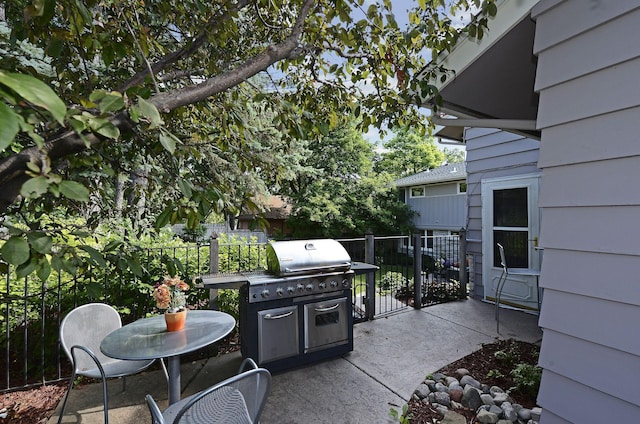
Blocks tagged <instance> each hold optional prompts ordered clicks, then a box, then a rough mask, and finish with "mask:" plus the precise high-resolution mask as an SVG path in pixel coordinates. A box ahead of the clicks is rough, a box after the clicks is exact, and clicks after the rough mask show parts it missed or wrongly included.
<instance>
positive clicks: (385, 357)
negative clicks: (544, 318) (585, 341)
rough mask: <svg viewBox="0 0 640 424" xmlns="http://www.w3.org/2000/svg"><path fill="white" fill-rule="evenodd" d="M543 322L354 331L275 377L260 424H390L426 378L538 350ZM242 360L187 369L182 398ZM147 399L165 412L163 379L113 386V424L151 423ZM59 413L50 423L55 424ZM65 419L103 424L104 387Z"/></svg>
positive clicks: (75, 404) (149, 376) (425, 318)
mask: <svg viewBox="0 0 640 424" xmlns="http://www.w3.org/2000/svg"><path fill="white" fill-rule="evenodd" d="M537 320H538V317H537V315H531V314H527V313H523V312H519V311H514V310H508V309H505V310H502V311H501V314H500V322H501V323H500V329H501V334H500V335H498V334H497V333H496V323H495V320H494V305H492V304H487V303H483V302H480V301H477V300H466V301H459V302H452V303H446V304H441V305H436V306H431V307H428V308H424V309H421V310H414V309H407V310H403V311H401V312H398V313H395V314H393V315H389V316H386V317H384V318H378V319H375V320H373V321H369V322H364V323H361V324H356V326H355V328H354V350H353V352H351V353H349V354H347V355H344V356H342V357H339V358H334V359H331V360H327V361H324V362H320V363H316V364H312V365H309V366H305V367H302V368H298V369H293V370H289V371H285V372H281V373H278V374H275V375H273V381H272V387H271V393H270V395H269V399H268V400H267V404H266V407H265V410H264V412H263V414H262V419H261V422H262V423H263V424H275V423H278V424H287V423H301V424H302V423H327V424H328V423H332V424H333V423H350V424H355V423H363V424H364V423H366V424H369V423H392V422H394V421H393V420H392V419H391V418H390V417H389V410H390V409H391V408H396V409H400V408H401V407H402V405H403V404H405V403H406V402H407V401H408V399H409V398H410V397H411V394H412V393H413V391H414V390H415V388H416V387H417V386H418V384H420V383H421V381H422V379H424V377H425V376H426V375H428V374H429V373H432V372H434V371H436V370H438V369H439V368H441V367H443V366H444V365H447V364H449V363H450V362H453V361H455V360H457V359H459V358H462V357H463V356H466V355H468V354H469V353H471V352H473V351H475V350H477V349H479V348H480V346H481V344H483V343H491V342H493V341H495V339H496V338H498V337H499V338H505V339H507V338H514V339H517V340H523V341H527V342H539V341H540V340H541V338H542V332H541V331H540V329H539V328H538V326H537ZM241 360H242V358H241V356H240V354H239V352H235V353H231V354H227V355H222V356H220V357H217V358H211V359H208V360H202V361H197V362H193V363H190V364H182V388H183V389H182V390H183V391H182V393H183V396H186V395H189V394H192V393H195V392H197V391H200V390H202V389H204V388H206V387H209V386H211V385H212V384H214V383H216V382H218V381H220V380H223V379H224V378H227V377H229V376H231V375H233V374H235V372H236V370H237V368H238V366H239V364H240V362H241ZM147 393H149V394H151V395H153V397H154V398H155V399H156V400H157V401H158V404H159V406H160V408H161V409H163V408H165V407H166V406H167V383H166V380H165V377H164V375H163V374H162V371H149V372H145V373H142V374H139V375H136V376H133V377H129V378H128V379H127V390H126V392H122V384H121V383H120V382H116V381H110V383H109V419H110V421H111V422H113V423H140V422H150V415H149V412H148V410H147V407H146V405H145V404H144V396H145V394H147ZM60 406H61V405H59V406H58V409H57V410H56V413H55V414H54V415H53V416H52V417H51V418H50V419H49V421H48V422H49V423H56V422H57V420H58V413H59V408H60ZM64 415H65V416H64V417H63V421H62V422H63V423H83V424H91V423H102V422H103V412H102V389H101V386H100V384H91V385H87V386H83V387H81V388H75V389H74V390H73V391H72V392H71V396H70V398H69V403H68V404H67V408H66V411H65V414H64Z"/></svg>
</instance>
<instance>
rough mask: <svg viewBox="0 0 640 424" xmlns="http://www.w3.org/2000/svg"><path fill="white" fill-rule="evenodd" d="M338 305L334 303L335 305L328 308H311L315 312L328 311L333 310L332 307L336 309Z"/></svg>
mask: <svg viewBox="0 0 640 424" xmlns="http://www.w3.org/2000/svg"><path fill="white" fill-rule="evenodd" d="M338 306H340V304H339V303H336V304H335V305H333V306H329V307H328V308H313V310H314V311H316V312H329V311H333V310H334V309H337V308H338Z"/></svg>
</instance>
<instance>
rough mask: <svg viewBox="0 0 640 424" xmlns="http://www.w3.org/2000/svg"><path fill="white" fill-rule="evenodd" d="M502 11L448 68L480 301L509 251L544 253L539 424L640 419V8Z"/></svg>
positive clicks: (447, 97) (507, 4)
mask: <svg viewBox="0 0 640 424" xmlns="http://www.w3.org/2000/svg"><path fill="white" fill-rule="evenodd" d="M497 3H498V15H497V16H496V17H495V19H491V20H490V24H489V31H486V32H485V38H483V39H482V40H469V39H465V40H462V41H461V42H460V43H458V45H457V46H456V47H455V48H454V49H453V50H452V51H451V52H450V53H449V54H447V55H446V56H443V57H439V58H438V60H439V61H440V62H441V63H442V64H444V65H445V66H448V67H449V68H452V69H454V70H455V71H456V74H455V78H453V79H451V80H449V81H447V82H446V83H445V84H443V85H442V86H441V87H440V89H441V94H442V97H443V103H442V104H443V107H442V109H441V111H442V112H444V113H447V114H449V115H454V116H457V117H458V118H459V120H458V121H457V122H455V123H450V122H449V123H447V122H439V123H441V124H444V125H449V126H450V127H451V126H454V127H459V128H461V129H463V131H462V132H460V131H458V134H460V135H461V136H462V138H463V140H464V141H465V142H466V143H467V173H468V177H467V178H468V191H469V238H470V239H471V241H472V243H471V249H474V254H476V255H478V254H479V255H481V259H480V260H476V262H477V263H476V269H477V270H478V274H477V275H476V277H477V278H476V286H477V287H480V282H482V287H483V288H482V289H479V290H477V291H476V292H475V295H476V296H479V297H484V298H487V299H490V297H491V296H490V293H491V290H490V289H487V288H486V287H492V284H493V280H494V276H495V273H496V272H499V271H498V269H499V267H498V266H496V265H499V260H497V258H496V249H495V242H496V241H497V240H502V241H505V242H506V243H507V245H508V246H509V247H510V255H511V256H510V257H508V262H509V261H510V260H511V259H512V261H511V262H512V263H511V264H510V265H511V266H514V267H525V266H530V267H535V266H536V263H537V262H538V261H539V260H540V259H541V258H540V257H539V256H540V254H541V253H540V252H541V251H540V250H538V249H536V244H538V245H539V247H541V248H543V249H544V255H543V256H544V257H543V258H542V267H541V277H540V286H541V288H542V289H543V290H544V296H543V299H542V308H541V309H542V310H541V314H540V321H539V323H540V326H541V327H542V328H543V330H544V333H543V339H542V349H541V354H540V360H539V364H540V365H541V366H542V367H543V376H542V384H541V388H540V392H539V395H538V403H539V404H540V406H541V407H542V408H543V414H542V419H541V423H542V424H549V423H552V424H553V423H602V422H620V423H627V422H636V421H638V416H640V397H638V396H637V394H636V393H635V392H634V391H633V390H630V389H629V388H631V387H634V386H635V382H636V379H637V375H638V372H640V337H638V322H640V277H638V275H639V274H638V268H639V264H640V242H638V240H639V239H640V230H639V228H640V226H639V225H638V217H640V188H638V184H637V182H638V180H639V179H638V176H639V174H640V172H639V171H638V170H640V141H639V138H640V136H639V132H638V117H640V83H639V82H638V76H639V75H640V43H639V42H638V40H640V25H639V24H638V23H639V22H640V2H638V1H637V0H634V1H632V0H595V1H584V0H565V1H562V0H540V1H539V2H538V1H524V0H523V1H514V0H507V1H498V2H497ZM449 133H450V134H451V133H455V131H450V132H449ZM450 137H451V135H450ZM538 187H539V192H538ZM478 194H480V195H479V196H478ZM523 210H526V211H527V213H526V215H525V214H523V212H522V211H523ZM538 223H539V224H538ZM538 231H539V234H540V235H539V240H538V239H536V235H537V233H538ZM479 267H481V268H479ZM516 286H518V284H516ZM520 287H521V288H525V287H527V284H525V283H522V284H520ZM529 287H530V285H529ZM523 295H524V293H512V294H511V298H512V299H513V300H514V303H518V302H520V301H523V299H520V300H518V299H517V298H516V296H523ZM525 306H526V305H525Z"/></svg>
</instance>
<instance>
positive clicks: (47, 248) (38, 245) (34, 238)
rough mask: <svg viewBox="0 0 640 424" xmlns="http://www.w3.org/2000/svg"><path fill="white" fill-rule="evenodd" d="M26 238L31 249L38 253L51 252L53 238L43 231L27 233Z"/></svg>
mask: <svg viewBox="0 0 640 424" xmlns="http://www.w3.org/2000/svg"><path fill="white" fill-rule="evenodd" d="M27 239H29V243H30V244H31V247H32V248H33V250H35V251H36V252H38V253H42V254H47V253H51V247H52V246H53V239H52V238H51V237H50V236H48V235H46V234H44V233H29V234H27Z"/></svg>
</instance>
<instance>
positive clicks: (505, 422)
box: [496, 420, 513, 424]
mask: <svg viewBox="0 0 640 424" xmlns="http://www.w3.org/2000/svg"><path fill="white" fill-rule="evenodd" d="M496 424H513V421H509V420H498V422H497V423H496Z"/></svg>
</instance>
